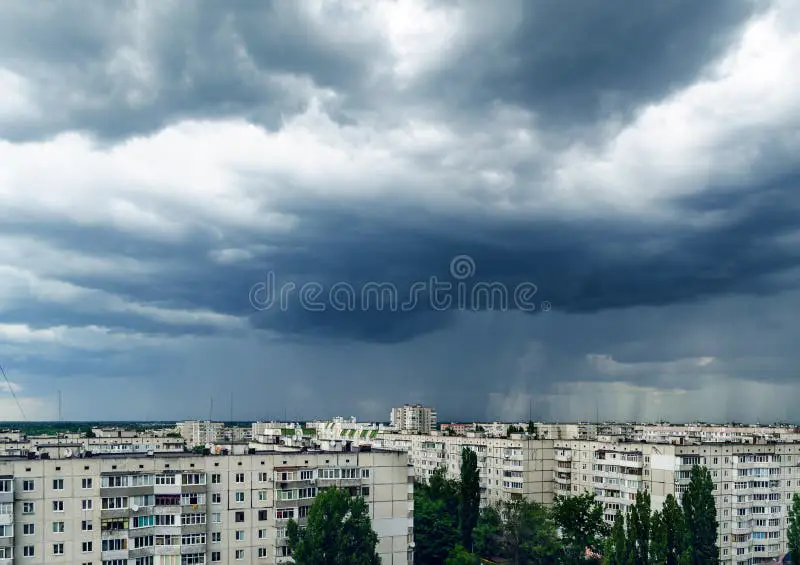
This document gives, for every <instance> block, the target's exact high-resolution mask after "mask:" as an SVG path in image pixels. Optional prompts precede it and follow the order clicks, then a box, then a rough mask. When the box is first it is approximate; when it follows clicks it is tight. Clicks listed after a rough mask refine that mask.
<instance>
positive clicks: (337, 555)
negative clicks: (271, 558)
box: [286, 488, 381, 565]
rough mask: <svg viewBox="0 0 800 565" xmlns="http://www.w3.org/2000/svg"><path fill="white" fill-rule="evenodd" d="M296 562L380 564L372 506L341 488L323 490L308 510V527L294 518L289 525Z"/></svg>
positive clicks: (311, 564)
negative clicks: (302, 526)
mask: <svg viewBox="0 0 800 565" xmlns="http://www.w3.org/2000/svg"><path fill="white" fill-rule="evenodd" d="M286 533H287V537H288V538H289V549H290V550H291V552H292V558H293V559H294V562H295V564H296V565H380V562H381V560H380V557H378V554H377V553H376V551H375V548H376V547H377V545H378V535H377V534H376V533H375V532H374V531H373V530H372V523H371V522H370V518H369V509H368V508H367V504H366V503H365V502H364V499H363V498H361V497H357V498H351V497H350V496H349V495H348V493H347V492H346V491H344V490H342V489H338V488H328V489H325V490H323V491H322V492H320V493H319V494H318V495H317V497H316V499H315V500H314V503H313V504H312V505H311V508H310V510H309V511H308V522H307V523H306V527H305V528H300V526H299V525H298V524H297V522H295V521H294V520H290V521H289V524H288V527H287V531H286Z"/></svg>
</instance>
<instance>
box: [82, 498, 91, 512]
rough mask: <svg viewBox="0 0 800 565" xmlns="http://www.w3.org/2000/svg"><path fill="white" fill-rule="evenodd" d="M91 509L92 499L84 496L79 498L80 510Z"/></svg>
mask: <svg viewBox="0 0 800 565" xmlns="http://www.w3.org/2000/svg"><path fill="white" fill-rule="evenodd" d="M91 509H92V499H90V498H84V499H83V500H81V510H91Z"/></svg>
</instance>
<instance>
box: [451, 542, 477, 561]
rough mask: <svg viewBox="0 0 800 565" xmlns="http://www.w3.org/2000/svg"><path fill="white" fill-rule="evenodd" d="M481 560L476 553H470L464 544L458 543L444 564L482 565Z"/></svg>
mask: <svg viewBox="0 0 800 565" xmlns="http://www.w3.org/2000/svg"><path fill="white" fill-rule="evenodd" d="M480 563H481V560H480V559H478V556H477V555H475V554H474V553H470V552H469V551H467V550H466V549H464V546H463V545H461V544H458V545H457V546H455V547H454V548H453V550H452V551H451V552H450V555H449V556H448V557H447V560H446V561H445V562H444V565H480Z"/></svg>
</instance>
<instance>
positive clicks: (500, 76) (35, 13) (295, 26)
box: [0, 0, 756, 140]
mask: <svg viewBox="0 0 800 565" xmlns="http://www.w3.org/2000/svg"><path fill="white" fill-rule="evenodd" d="M4 6H5V7H4V14H5V17H4V18H3V19H2V22H0V64H2V65H3V66H6V67H7V68H9V69H10V70H12V71H15V72H17V73H18V74H20V75H21V76H23V77H25V78H26V79H28V80H29V81H30V82H31V88H32V93H33V95H34V100H35V102H36V103H37V104H38V105H39V106H40V107H41V108H42V110H43V114H42V116H41V117H39V118H36V119H34V118H28V119H20V120H19V121H16V122H15V121H13V120H12V121H11V122H10V123H9V124H6V126H5V127H4V131H3V136H4V137H7V138H11V139H30V138H35V137H41V136H47V135H51V134H53V133H57V132H60V131H65V130H86V131H90V132H92V133H94V134H97V135H98V136H100V137H103V138H109V139H117V140H119V139H124V138H125V137H128V136H130V135H135V134H146V133H150V132H152V131H154V130H157V129H159V128H161V127H163V126H165V125H168V124H170V123H174V122H175V121H177V120H180V119H186V118H201V119H203V118H214V117H231V116H234V117H243V118H246V119H248V120H250V121H252V122H255V123H260V124H262V125H264V126H266V127H268V128H271V129H276V128H278V127H279V126H280V123H281V118H282V116H286V115H290V114H292V113H295V112H300V111H302V110H303V109H304V108H305V102H304V100H303V98H302V97H298V96H297V93H296V92H294V91H293V90H294V89H295V88H297V85H287V84H285V83H280V82H276V81H275V80H272V79H273V78H274V76H275V74H276V73H278V74H280V73H287V74H291V75H294V76H296V77H300V78H301V79H302V78H303V77H306V78H309V79H311V81H312V82H311V85H313V86H316V87H319V88H330V89H333V90H335V91H336V92H338V93H339V94H340V95H342V99H341V104H342V105H343V106H342V110H343V113H342V114H340V115H339V116H338V119H340V120H343V121H348V120H352V118H351V117H348V115H359V113H363V111H364V110H370V111H373V112H374V111H378V112H380V113H383V114H385V113H386V112H387V110H388V108H389V105H390V104H391V100H392V99H397V100H401V101H402V102H403V103H404V104H411V105H415V106H425V105H428V104H433V105H435V107H437V108H440V111H447V110H448V109H449V110H458V111H459V112H460V111H462V110H465V111H470V112H474V113H475V114H481V113H484V112H485V111H486V108H487V107H489V105H491V104H492V103H494V102H496V101H498V100H500V101H504V102H511V103H515V104H520V105H522V106H524V107H527V108H530V109H532V110H534V111H536V112H537V114H538V116H539V120H540V122H541V123H542V124H543V125H547V124H551V125H557V126H558V127H562V128H566V129H565V130H564V131H569V130H570V129H571V128H573V127H583V126H586V125H591V124H593V123H594V122H595V121H597V120H598V119H601V118H604V117H608V116H611V115H619V114H623V115H629V114H630V113H631V112H632V111H633V110H635V109H636V108H638V107H640V106H641V105H643V104H646V103H647V102H648V101H651V100H656V99H659V98H661V97H663V96H664V95H665V94H666V93H668V92H670V91H672V90H674V89H677V88H679V87H681V86H684V85H686V84H688V83H689V82H691V81H692V80H693V79H695V78H696V77H697V76H698V74H700V73H701V72H702V70H703V69H704V67H705V66H706V65H707V64H708V63H709V62H710V61H712V60H714V59H715V58H716V57H717V56H718V55H720V54H721V53H722V51H723V49H724V48H726V47H728V46H729V45H730V42H731V41H732V40H733V39H734V36H735V33H736V32H737V30H739V28H740V27H741V25H742V24H743V23H744V22H745V21H746V20H747V19H748V17H750V16H752V14H753V12H754V9H755V6H756V4H755V3H753V2H749V1H743V2H726V1H724V0H709V1H708V2H692V1H690V0H673V1H669V2H663V3H656V4H653V3H643V2H637V1H635V0H619V1H616V2H613V3H611V4H609V3H603V4H590V5H585V4H580V5H578V4H577V3H575V2H553V1H551V0H539V1H535V2H521V3H518V4H517V3H514V4H509V6H508V10H507V15H506V16H503V15H497V14H495V15H494V16H493V17H492V18H487V15H486V14H485V10H487V9H490V8H489V7H487V6H484V5H481V4H480V3H478V2H466V3H462V4H460V8H461V9H462V10H464V13H465V16H466V18H467V21H469V22H471V24H470V25H471V26H472V28H474V30H476V31H478V32H480V33H478V35H477V37H479V38H480V40H479V41H472V42H468V43H467V45H466V47H465V48H464V51H463V53H462V54H461V55H460V56H459V57H458V58H456V59H455V60H453V61H450V62H448V63H447V64H446V65H445V67H444V68H443V69H441V72H438V73H436V74H435V76H434V77H433V78H431V79H430V80H429V81H426V82H425V83H423V85H419V86H417V87H415V88H412V89H410V90H408V91H406V92H397V91H394V90H392V89H386V87H385V86H382V85H381V82H385V81H384V80H378V81H376V80H375V79H374V78H373V79H371V78H370V77H371V74H370V73H372V72H374V70H375V64H376V62H377V61H380V60H381V59H385V58H386V57H387V56H388V53H387V51H386V47H385V46H384V45H383V44H382V43H381V41H380V35H379V33H376V32H372V33H368V32H366V31H365V29H364V27H363V24H361V23H360V22H359V21H357V20H354V19H353V14H352V13H350V11H349V10H344V9H342V8H341V7H339V6H337V5H331V6H329V7H327V8H326V9H325V11H324V14H323V16H322V20H320V21H318V22H315V21H312V20H310V19H309V15H308V13H306V10H304V9H303V7H302V6H301V5H300V4H298V3H290V2H274V1H269V2H259V3H251V2H244V1H240V2H230V3H225V4H221V3H217V2H210V1H207V2H187V1H179V2H174V3H163V4H160V5H158V6H156V5H141V4H136V3H133V2H119V3H114V4H104V3H100V4H96V5H95V4H93V5H92V6H85V5H84V4H83V3H80V2H46V3H44V4H40V5H38V6H37V7H35V8H34V7H32V6H29V5H26V4H23V3H19V2H13V1H7V2H5V3H4ZM337 18H343V21H349V22H350V26H351V29H352V31H351V32H350V33H349V34H347V35H348V40H347V41H343V39H342V37H341V33H340V35H339V36H337V35H336V34H330V35H326V23H325V22H328V23H327V27H332V24H333V22H336V21H337ZM487 21H488V22H492V21H494V23H495V25H497V26H498V29H496V30H495V34H494V35H493V36H491V37H490V38H488V39H485V38H484V36H483V35H481V33H483V34H485V33H487V32H486V30H485V29H483V30H482V29H481V28H485V26H486V25H488V24H486V23H485V22H487ZM337 25H338V24H337ZM409 96H411V98H409ZM385 117H388V115H387V116H385ZM458 118H459V119H471V118H468V116H467V115H462V116H458ZM562 133H563V132H562Z"/></svg>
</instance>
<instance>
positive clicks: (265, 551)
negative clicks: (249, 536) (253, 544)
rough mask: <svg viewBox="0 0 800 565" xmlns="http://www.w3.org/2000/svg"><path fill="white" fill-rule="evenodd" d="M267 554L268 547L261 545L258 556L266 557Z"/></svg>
mask: <svg viewBox="0 0 800 565" xmlns="http://www.w3.org/2000/svg"><path fill="white" fill-rule="evenodd" d="M266 556H267V548H266V547H259V548H258V557H259V558H264V557H266Z"/></svg>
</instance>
